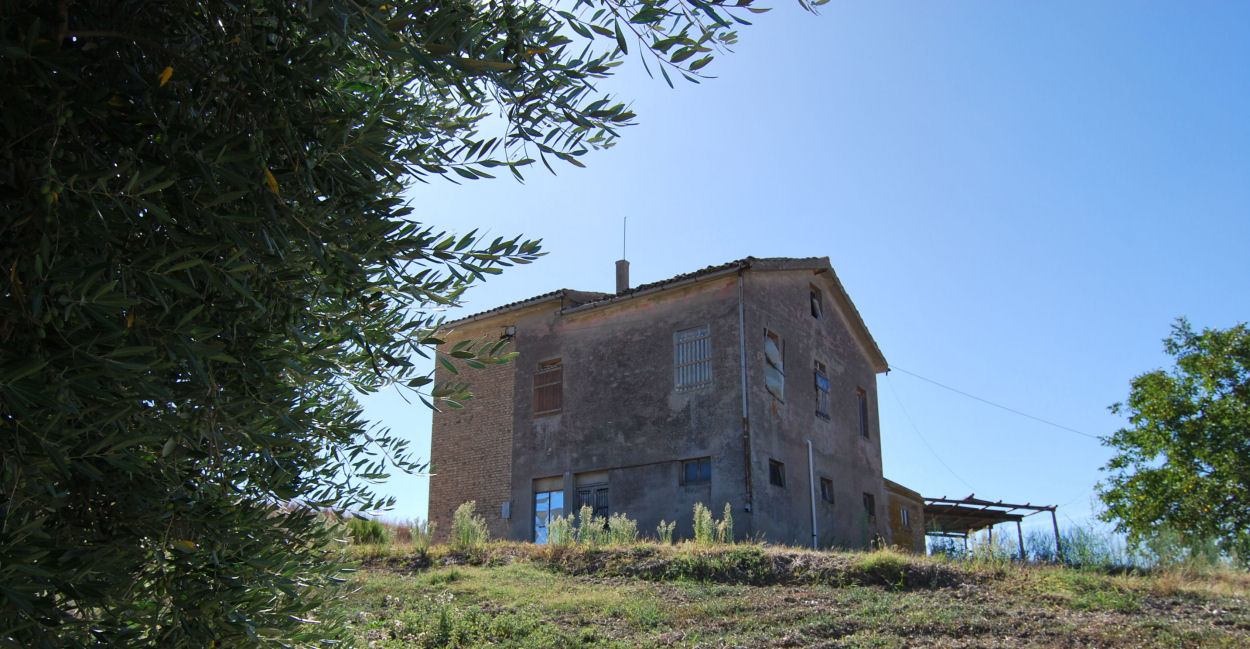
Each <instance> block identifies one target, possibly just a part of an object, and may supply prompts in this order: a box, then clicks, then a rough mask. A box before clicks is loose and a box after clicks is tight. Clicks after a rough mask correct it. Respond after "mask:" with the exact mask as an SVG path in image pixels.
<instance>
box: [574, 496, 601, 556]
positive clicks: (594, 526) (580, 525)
mask: <svg viewBox="0 0 1250 649" xmlns="http://www.w3.org/2000/svg"><path fill="white" fill-rule="evenodd" d="M607 524H608V522H607V521H606V520H604V519H603V518H601V517H599V516H595V510H594V508H592V507H591V506H590V505H582V508H581V509H580V510H578V512H577V542H578V543H581V544H582V545H591V546H594V545H603V544H604V543H605V542H607V540H608V534H607V530H606V527H607Z"/></svg>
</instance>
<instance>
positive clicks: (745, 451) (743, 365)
mask: <svg viewBox="0 0 1250 649" xmlns="http://www.w3.org/2000/svg"><path fill="white" fill-rule="evenodd" d="M742 271H743V268H742V267H738V361H739V366H740V367H739V369H740V370H741V373H742V455H743V459H744V461H743V470H744V475H745V476H746V488H747V489H746V503H745V504H744V506H743V509H744V510H745V511H746V512H747V513H750V512H751V505H752V503H753V501H754V500H755V498H754V496H753V495H752V492H751V418H750V411H749V410H748V409H747V331H746V306H745V301H744V298H743V279H742ZM753 527H754V525H752V528H753Z"/></svg>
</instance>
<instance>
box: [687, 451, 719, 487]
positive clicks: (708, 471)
mask: <svg viewBox="0 0 1250 649" xmlns="http://www.w3.org/2000/svg"><path fill="white" fill-rule="evenodd" d="M711 481H712V460H711V458H706V457H704V458H699V459H697V460H686V461H685V462H682V463H681V483H682V484H684V485H697V484H708V483H709V482H711Z"/></svg>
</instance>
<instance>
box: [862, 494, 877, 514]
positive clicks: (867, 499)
mask: <svg viewBox="0 0 1250 649" xmlns="http://www.w3.org/2000/svg"><path fill="white" fill-rule="evenodd" d="M864 515H865V516H867V517H868V520H870V521H875V520H877V499H876V498H875V497H873V495H872V494H870V493H866V494H864Z"/></svg>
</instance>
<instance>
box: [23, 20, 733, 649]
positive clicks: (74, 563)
mask: <svg viewBox="0 0 1250 649" xmlns="http://www.w3.org/2000/svg"><path fill="white" fill-rule="evenodd" d="M752 11H757V10H756V9H754V8H752V7H751V6H750V1H749V0H733V1H732V2H723V1H721V0H577V1H571V2H543V1H541V0H538V1H528V0H502V1H488V0H452V1H450V2H433V1H429V0H425V1H416V2H400V1H395V0H354V1H352V0H346V1H344V0H298V1H295V2H290V1H279V0H234V1H231V2H225V1H221V0H206V1H204V2H151V1H150V0H99V1H87V0H76V1H75V0H0V134H2V135H0V278H2V279H0V286H2V289H0V646H7V647H23V648H28V647H60V646H161V647H180V646H194V647H203V646H231V647H247V646H269V645H273V646H320V645H322V644H324V643H327V642H332V641H334V639H335V638H336V637H338V636H340V635H341V633H340V631H339V627H338V626H337V625H336V624H335V623H334V622H333V621H332V620H325V619H319V618H318V616H319V615H320V614H319V613H318V611H319V610H324V609H319V608H318V606H319V604H320V602H321V597H322V596H323V595H324V593H325V592H327V591H326V590H325V589H323V588H322V586H324V585H326V584H329V583H331V582H333V581H335V580H336V579H337V576H336V575H337V570H338V567H337V564H336V561H335V556H334V554H333V551H332V550H331V549H330V546H329V545H327V540H328V535H329V532H328V531H327V528H326V526H325V525H323V524H322V522H321V519H320V514H319V513H318V512H319V510H323V509H329V510H332V511H338V512H344V511H350V510H368V509H375V508H378V507H384V506H385V505H386V504H387V502H386V500H385V499H380V498H379V497H377V496H376V495H375V494H374V493H373V491H372V490H371V484H373V483H374V482H375V481H377V480H380V479H382V478H384V477H385V476H386V475H387V473H388V472H390V471H393V470H396V469H398V470H419V469H421V468H422V465H421V463H420V462H419V461H418V460H416V459H414V458H413V457H412V456H411V454H410V453H409V452H408V448H407V444H406V441H405V440H404V439H403V438H402V437H401V436H398V435H395V434H392V433H391V432H390V431H388V430H386V429H384V428H378V427H376V426H374V425H371V424H370V423H369V422H368V421H366V419H365V418H364V416H363V415H362V411H361V408H360V406H359V404H358V402H357V400H356V397H357V395H359V394H362V393H369V392H371V391H375V390H378V389H380V388H382V387H384V386H389V385H395V384H399V385H402V386H406V387H407V388H408V389H410V390H412V391H413V392H414V393H415V394H416V396H417V397H418V398H420V399H421V400H423V401H425V402H426V403H433V402H434V401H436V400H440V399H441V400H444V401H445V403H446V405H448V406H450V407H455V406H456V405H458V404H457V399H461V398H464V397H465V396H467V389H466V385H465V384H463V383H459V382H455V383H450V384H444V385H435V384H433V383H432V381H431V379H430V378H429V376H428V375H427V374H426V373H425V371H424V370H422V369H419V368H418V366H417V365H415V364H414V362H413V361H414V359H415V358H416V357H418V356H426V357H429V356H430V355H432V354H434V353H435V352H434V347H435V346H436V345H437V344H438V343H439V342H440V341H439V340H438V338H437V335H438V334H437V329H438V325H439V316H438V309H439V308H440V307H443V306H447V305H452V304H455V303H456V301H457V299H458V297H459V296H460V295H461V293H462V291H463V290H464V289H465V288H466V287H467V286H469V285H470V284H472V283H473V282H475V281H479V280H481V279H483V278H485V277H486V276H488V275H489V274H492V273H497V272H499V271H500V270H501V268H503V267H506V266H509V265H511V264H517V263H526V262H529V261H531V260H533V259H534V258H535V257H536V256H537V255H538V254H540V253H539V246H538V244H537V243H536V242H533V241H526V240H522V239H520V238H511V239H509V238H503V239H495V240H490V241H488V240H483V239H481V238H479V237H478V236H476V235H475V233H474V232H471V231H470V232H468V233H464V232H465V231H467V230H469V229H470V227H471V226H468V227H462V228H461V229H460V233H459V234H450V233H445V232H440V231H439V230H437V229H435V228H431V227H429V226H427V225H424V224H423V223H422V222H421V221H420V220H419V216H418V215H417V214H415V213H414V209H413V207H412V206H410V205H409V204H408V203H407V202H406V201H405V199H404V195H405V194H404V193H403V192H405V191H406V190H407V189H408V188H409V186H410V184H411V183H412V181H414V180H421V181H426V180H430V179H435V178H440V177H441V178H446V179H450V180H452V181H453V182H468V181H470V180H478V179H482V178H489V177H492V176H494V175H498V174H499V173H500V171H503V172H505V174H510V175H515V176H517V177H520V176H521V174H522V172H523V171H524V170H525V169H526V168H528V167H529V166H530V165H533V164H537V163H538V162H541V163H542V164H544V165H547V166H548V167H553V165H557V164H561V163H571V164H574V165H579V166H580V165H582V164H583V163H582V162H581V158H582V156H583V155H584V154H586V153H587V152H588V151H590V150H592V149H595V148H602V147H607V146H610V145H611V144H612V143H613V141H614V140H615V138H616V137H617V136H618V134H619V133H618V132H619V130H620V128H621V127H622V126H626V125H628V124H630V123H631V122H632V120H633V117H634V116H633V114H632V113H631V112H630V110H629V108H628V107H627V106H626V105H625V104H624V103H622V102H620V101H617V100H615V99H613V98H612V97H611V96H610V95H607V94H605V93H603V92H601V91H600V90H598V89H597V87H596V85H595V84H596V83H597V82H598V80H599V79H601V78H603V77H605V76H607V75H609V74H610V72H611V71H612V68H613V67H614V66H616V65H617V64H619V63H621V62H622V61H623V60H625V57H626V55H627V54H629V52H630V50H631V49H633V50H635V52H634V54H637V55H640V56H641V57H642V63H643V64H644V65H646V66H647V67H648V70H649V71H651V72H653V73H654V72H655V71H658V72H659V74H660V75H661V76H662V77H663V78H664V79H667V80H669V82H670V83H671V81H672V79H673V78H681V77H686V78H689V79H692V80H693V79H696V78H697V77H698V76H699V75H701V74H702V72H701V70H703V69H704V66H706V65H707V64H708V63H709V62H710V61H711V60H712V56H713V55H715V54H716V53H718V52H719V51H721V50H722V49H723V48H724V47H725V46H726V45H728V44H731V43H732V42H733V41H734V38H735V34H734V31H733V29H734V27H733V26H734V24H735V22H745V21H744V20H743V18H744V17H745V16H747V15H748V14H749V12H752ZM410 195H411V194H410ZM415 195H418V196H419V193H416V194H415ZM446 352H447V356H450V357H451V359H449V358H448V357H447V356H440V357H439V360H438V362H441V363H444V364H446V365H448V366H452V367H455V366H457V365H459V366H465V365H467V366H470V367H475V366H481V365H483V364H485V363H492V362H499V361H501V360H502V359H503V358H504V354H505V350H502V349H501V348H500V347H499V345H498V344H497V343H491V344H482V345H468V346H460V347H457V348H454V349H451V350H446ZM452 359H458V360H455V361H454V363H453V360H452Z"/></svg>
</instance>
